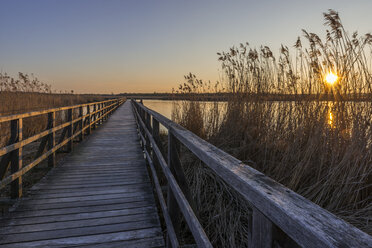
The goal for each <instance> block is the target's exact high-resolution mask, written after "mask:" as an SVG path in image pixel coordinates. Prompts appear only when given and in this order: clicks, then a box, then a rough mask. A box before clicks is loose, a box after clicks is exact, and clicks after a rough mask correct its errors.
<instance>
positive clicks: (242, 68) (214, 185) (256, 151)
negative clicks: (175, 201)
mask: <svg viewBox="0 0 372 248" xmlns="http://www.w3.org/2000/svg"><path fill="white" fill-rule="evenodd" d="M324 18H325V25H326V27H327V28H329V29H327V30H326V41H325V42H323V41H322V40H321V39H320V38H319V36H318V35H316V34H313V33H308V32H307V31H304V36H305V40H307V41H308V46H306V47H304V46H303V45H302V40H301V39H300V38H299V39H298V40H297V42H296V44H295V48H294V49H295V57H294V59H293V58H292V57H291V56H290V50H289V49H288V48H287V47H285V46H282V48H281V50H280V55H279V58H278V59H277V58H275V56H274V55H273V53H272V52H271V50H270V49H269V48H268V47H261V49H260V51H257V50H256V49H253V48H250V47H249V45H248V44H245V45H243V44H241V45H240V48H239V49H238V48H231V49H230V50H229V51H228V52H223V53H219V54H218V55H219V60H220V61H221V66H222V69H223V71H224V78H223V81H222V82H220V83H216V84H211V83H209V82H207V83H205V82H203V81H202V80H199V79H197V78H196V76H195V75H193V74H189V75H187V76H186V77H185V79H186V80H185V83H184V84H182V85H180V87H179V88H178V90H177V92H178V93H200V92H217V93H218V92H227V93H233V94H231V95H229V96H230V98H229V99H228V101H227V102H226V103H225V104H221V103H205V102H200V101H181V102H180V103H179V104H178V105H177V104H176V106H175V107H174V109H173V113H172V118H173V119H174V120H175V121H177V122H178V123H180V124H181V125H183V126H185V127H186V128H188V129H190V130H191V131H193V132H194V133H196V134H197V135H199V136H201V137H202V138H205V139H206V140H208V141H209V142H211V143H212V144H214V145H216V146H217V147H219V148H221V149H223V150H224V151H226V152H228V153H230V154H231V155H233V156H235V157H237V158H239V159H240V160H242V161H243V162H244V163H246V164H247V165H249V166H252V167H254V168H256V169H257V170H259V171H261V172H263V173H264V174H266V175H267V176H269V177H271V178H273V179H275V180H276V181H278V182H280V183H282V184H284V185H285V186H287V187H289V188H290V189H292V190H294V191H296V192H297V193H299V194H301V195H302V196H304V197H306V198H308V199H309V200H311V201H313V202H314V203H316V204H318V205H320V206H321V207H323V208H325V209H327V210H329V211H331V212H332V213H334V214H336V215H338V216H339V217H341V218H343V219H344V220H346V221H347V222H349V223H351V224H353V225H355V226H357V227H358V228H360V229H362V230H364V231H366V232H367V233H369V234H371V233H372V228H371V225H370V220H371V213H372V202H371V198H370V196H371V192H372V181H371V178H372V177H371V175H372V166H371V161H372V150H371V144H372V128H371V114H372V104H371V102H370V101H369V102H350V101H343V100H345V98H346V97H347V96H349V95H355V94H356V95H363V94H370V93H371V72H372V69H371V63H370V62H371V60H370V56H369V55H368V54H367V49H371V35H370V34H367V35H365V36H362V37H358V36H357V34H356V33H354V34H353V35H352V36H351V37H349V36H348V35H347V32H346V31H345V30H344V28H343V26H342V23H341V20H340V18H339V15H338V13H337V12H335V11H333V10H329V11H328V12H327V13H324ZM329 70H332V71H335V72H337V74H338V75H339V80H338V82H337V83H336V84H335V85H334V86H332V87H331V86H329V85H327V84H326V83H325V82H324V76H325V74H326V72H328V71H329ZM262 94H291V95H293V94H316V95H318V97H319V98H318V100H316V101H290V102H282V101H281V102H277V101H264V100H262V98H260V97H259V96H260V95H262ZM329 94H331V95H333V96H334V97H333V101H322V96H324V95H329ZM182 154H183V157H182V161H183V166H184V169H185V171H186V175H187V177H188V180H189V183H190V186H191V190H192V191H193V194H194V196H195V198H196V202H197V203H198V207H199V209H200V212H201V214H200V216H201V217H200V219H201V222H202V223H203V226H204V227H205V228H206V232H207V234H208V236H209V237H210V238H211V241H212V243H213V244H214V245H215V246H218V247H246V246H248V230H249V218H250V208H249V205H247V203H246V202H244V201H243V200H241V199H240V198H239V197H238V196H237V195H236V193H235V192H234V191H233V190H232V189H231V188H229V187H228V186H227V185H226V184H225V183H224V182H223V181H221V180H220V179H219V178H218V177H216V176H215V175H214V173H213V172H212V171H211V170H209V169H208V168H206V167H205V166H203V164H202V163H201V162H200V161H199V160H198V159H196V158H194V157H193V156H192V155H190V154H189V153H187V152H183V153H182Z"/></svg>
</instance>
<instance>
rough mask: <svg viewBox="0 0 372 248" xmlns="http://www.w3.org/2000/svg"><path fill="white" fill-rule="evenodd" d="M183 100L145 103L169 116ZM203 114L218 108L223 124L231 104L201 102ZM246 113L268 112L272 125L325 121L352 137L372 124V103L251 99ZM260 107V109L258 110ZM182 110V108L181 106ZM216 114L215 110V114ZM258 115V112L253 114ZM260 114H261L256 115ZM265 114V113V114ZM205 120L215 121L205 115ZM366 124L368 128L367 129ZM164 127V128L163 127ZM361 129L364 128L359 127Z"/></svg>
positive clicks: (268, 120)
mask: <svg viewBox="0 0 372 248" xmlns="http://www.w3.org/2000/svg"><path fill="white" fill-rule="evenodd" d="M177 102H178V103H179V102H180V101H170V100H144V101H143V103H144V105H146V106H147V107H149V108H150V109H153V110H155V111H156V112H159V113H160V114H162V115H164V116H166V117H167V118H169V119H171V118H172V110H173V108H180V107H181V105H180V104H177ZM201 103H202V109H203V114H205V115H207V114H208V113H211V112H210V111H209V110H216V109H218V115H219V121H218V122H219V123H221V121H222V120H223V119H224V116H225V114H226V111H227V108H228V104H227V103H226V102H219V103H217V104H218V106H217V108H216V105H215V104H216V103H213V102H201ZM244 106H245V107H244V113H245V114H246V115H251V114H252V112H251V111H252V110H255V111H259V112H260V113H264V118H265V119H266V121H265V123H266V124H265V125H267V126H268V127H269V126H271V127H274V128H275V127H278V128H279V127H280V128H288V129H292V128H296V127H300V126H303V125H304V124H306V123H312V121H311V120H314V121H315V120H323V121H324V123H325V124H326V125H327V126H328V127H330V128H332V129H333V130H334V131H336V130H339V131H340V132H341V134H342V136H343V137H344V138H345V139H346V138H350V137H351V135H352V130H353V129H356V128H357V129H363V132H364V133H365V135H370V131H371V130H370V129H371V128H370V124H369V123H371V116H372V103H371V102H326V101H325V102H316V101H314V102H283V101H278V102H273V101H267V102H260V103H257V102H247V103H245V104H244ZM258 109H259V110H258ZM178 111H181V109H178ZM214 114H215V113H214ZM253 116H256V115H253ZM256 117H257V116H256ZM262 117H263V116H262ZM204 118H205V123H207V124H208V123H210V122H211V121H212V120H211V119H210V118H208V116H204ZM366 125H367V126H368V128H366ZM163 130H164V129H163ZM359 131H361V130H359Z"/></svg>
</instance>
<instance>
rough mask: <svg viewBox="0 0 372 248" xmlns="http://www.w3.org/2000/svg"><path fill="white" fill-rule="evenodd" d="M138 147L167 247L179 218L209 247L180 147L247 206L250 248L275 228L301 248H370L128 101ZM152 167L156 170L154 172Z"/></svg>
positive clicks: (336, 222)
mask: <svg viewBox="0 0 372 248" xmlns="http://www.w3.org/2000/svg"><path fill="white" fill-rule="evenodd" d="M132 106H133V109H134V113H135V116H136V120H137V124H138V129H139V134H140V137H141V140H142V147H143V149H144V153H145V155H146V158H147V160H148V162H149V165H150V169H151V172H152V177H153V178H154V184H155V187H156V191H157V194H158V198H159V202H160V205H161V209H162V212H163V215H164V219H165V223H166V226H167V229H168V230H167V231H168V242H167V243H168V246H172V247H178V241H177V232H178V229H179V224H180V223H179V219H180V218H179V215H180V214H182V215H183V216H184V218H185V220H186V222H187V224H188V226H189V228H190V230H191V232H192V234H193V236H194V239H195V241H196V243H197V245H198V246H199V247H211V244H210V242H209V240H208V237H207V236H206V234H205V232H204V230H203V228H202V226H201V225H200V223H199V221H198V219H197V217H196V216H197V214H196V213H195V210H196V209H195V207H194V208H193V207H192V206H193V205H194V204H193V199H192V196H191V195H190V193H189V190H188V187H187V181H186V180H185V178H184V175H183V171H182V167H181V166H180V161H179V157H178V153H179V145H180V144H182V145H183V146H185V147H186V148H187V149H188V150H190V151H191V152H192V153H193V154H194V155H196V156H197V157H198V158H199V159H200V160H201V161H202V162H203V163H204V164H205V165H206V166H208V167H209V168H211V169H212V170H213V171H214V172H215V174H216V175H217V176H219V177H220V178H221V179H223V180H224V181H225V182H226V183H227V184H228V185H229V186H231V187H232V188H233V189H235V190H236V191H237V192H238V193H239V194H240V195H241V196H242V197H243V198H244V199H245V200H247V201H248V202H249V204H250V205H251V206H252V210H253V211H252V226H251V230H250V234H249V237H248V238H249V240H250V247H272V245H273V241H274V234H273V230H274V227H275V228H276V227H277V228H279V229H281V230H282V231H283V232H284V233H285V234H286V235H287V236H289V237H290V238H291V239H292V240H293V241H295V242H296V243H297V244H298V245H300V246H302V247H313V248H318V247H372V238H371V236H369V235H368V234H366V233H364V232H362V231H361V230H359V229H358V228H356V227H354V226H352V225H350V224H348V223H347V222H345V221H343V220H342V219H340V218H338V217H337V216H335V215H333V214H332V213H330V212H328V211H327V210H325V209H323V208H321V207H320V206H318V205H316V204H314V203H313V202H311V201H309V200H307V199H306V198H304V197H302V196H300V195H298V194H297V193H295V192H293V191H291V190H290V189H288V188H286V187H284V186H283V185H281V184H279V183H278V182H276V181H274V180H272V179H270V178H269V177H267V176H265V175H264V174H262V173H260V172H258V171H257V170H255V169H253V168H251V167H250V166H248V165H245V164H244V163H243V162H242V161H240V160H238V159H236V158H234V157H232V156H231V155H229V154H227V153H226V152H224V151H222V150H220V149H218V148H217V147H215V146H213V145H212V144H210V143H208V142H206V141H205V140H203V139H201V138H199V137H198V136H196V135H195V134H193V133H192V132H190V131H188V130H186V129H185V128H183V127H181V126H180V125H178V124H176V123H174V122H172V121H171V120H169V119H168V118H166V117H164V116H162V115H160V114H159V113H157V112H155V111H153V110H151V109H149V108H147V107H145V106H144V105H143V104H140V103H138V102H136V101H133V100H132ZM159 123H160V124H161V125H163V126H164V127H165V128H166V129H167V130H168V159H167V162H166V161H165V159H164V158H163V155H162V153H161V152H160V149H159V146H160V144H159V141H158V137H157V136H158V134H159ZM156 164H158V165H160V168H161V171H162V172H163V173H164V175H165V177H166V179H167V181H168V194H167V195H168V197H167V200H168V201H167V204H165V200H164V196H163V194H162V190H161V188H160V185H159V182H158V175H157V174H156V170H155V167H156ZM154 165H155V166H154Z"/></svg>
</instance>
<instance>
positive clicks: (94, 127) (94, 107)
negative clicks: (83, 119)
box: [93, 104, 97, 129]
mask: <svg viewBox="0 0 372 248" xmlns="http://www.w3.org/2000/svg"><path fill="white" fill-rule="evenodd" d="M96 111H97V105H96V104H93V112H94V114H93V121H94V125H93V129H96V126H97V122H96V120H97V113H96Z"/></svg>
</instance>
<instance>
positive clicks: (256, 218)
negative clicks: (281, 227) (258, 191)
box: [251, 208, 273, 248]
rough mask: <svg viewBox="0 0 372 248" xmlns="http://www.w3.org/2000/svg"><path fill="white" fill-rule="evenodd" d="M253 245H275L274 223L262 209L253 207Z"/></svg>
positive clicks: (264, 246)
mask: <svg viewBox="0 0 372 248" xmlns="http://www.w3.org/2000/svg"><path fill="white" fill-rule="evenodd" d="M251 237H252V241H251V246H252V247H262V248H271V247H272V245H273V224H272V222H271V221H270V220H269V219H268V218H266V216H265V215H263V214H262V213H261V212H260V211H258V210H257V209H255V208H253V213H252V236H251Z"/></svg>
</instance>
